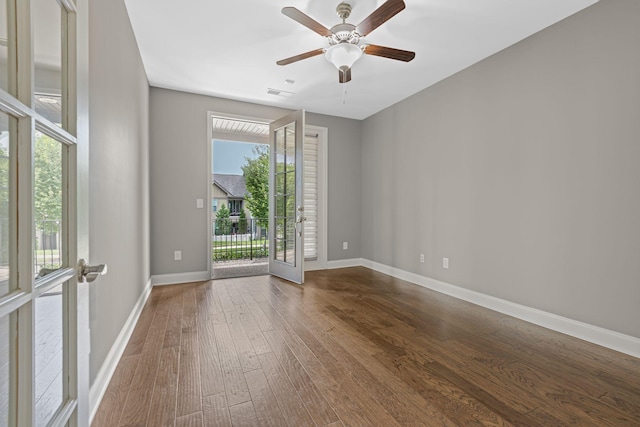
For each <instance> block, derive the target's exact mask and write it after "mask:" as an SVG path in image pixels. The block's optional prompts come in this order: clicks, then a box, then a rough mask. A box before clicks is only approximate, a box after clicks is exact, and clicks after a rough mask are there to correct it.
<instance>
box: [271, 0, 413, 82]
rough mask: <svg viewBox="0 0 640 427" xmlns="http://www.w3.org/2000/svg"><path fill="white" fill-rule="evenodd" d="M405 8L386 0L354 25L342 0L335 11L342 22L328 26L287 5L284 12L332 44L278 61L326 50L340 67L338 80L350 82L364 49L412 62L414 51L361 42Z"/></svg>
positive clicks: (394, 0)
mask: <svg viewBox="0 0 640 427" xmlns="http://www.w3.org/2000/svg"><path fill="white" fill-rule="evenodd" d="M404 8H405V4H404V1H403V0H387V1H386V2H385V3H383V4H382V5H381V6H380V7H379V8H377V9H376V10H375V11H373V13H371V14H370V15H369V16H367V17H366V18H365V19H364V21H362V22H361V23H360V24H358V25H353V24H349V23H348V22H347V18H348V17H349V15H350V14H351V5H350V4H348V3H344V2H343V3H340V4H339V5H338V7H337V8H336V12H337V14H338V16H339V17H340V19H342V23H340V24H336V25H334V26H333V27H331V29H329V28H326V27H325V26H324V25H322V24H320V23H319V22H317V21H316V20H314V19H313V18H311V17H310V16H308V15H306V14H304V13H303V12H301V11H300V10H298V9H296V8H295V7H285V8H283V9H282V13H283V14H285V15H286V16H288V17H289V18H291V19H293V20H294V21H296V22H298V23H300V24H302V25H304V26H305V27H307V28H309V29H310V30H312V31H315V32H316V33H318V34H320V35H321V36H323V37H326V38H327V40H328V41H329V45H330V47H328V48H320V49H315V50H311V51H309V52H305V53H301V54H299V55H295V56H292V57H290V58H286V59H282V60H280V61H278V62H276V64H278V65H287V64H291V63H293V62H296V61H300V60H302V59H307V58H311V57H313V56H317V55H320V54H323V53H324V55H325V58H327V60H328V61H329V62H331V63H332V64H333V65H335V66H336V68H337V69H338V81H339V82H340V83H347V82H348V81H350V80H351V67H352V66H353V64H354V63H355V62H356V61H357V60H358V59H360V57H362V54H363V53H366V54H368V55H375V56H382V57H383V58H390V59H396V60H398V61H404V62H409V61H411V60H412V59H413V58H414V57H415V56H416V54H415V52H410V51H407V50H400V49H394V48H391V47H384V46H378V45H374V44H368V45H367V44H365V45H362V46H360V45H359V44H360V41H361V40H362V38H364V37H366V36H367V35H368V34H369V33H370V32H372V31H373V30H375V29H376V28H378V27H379V26H380V25H382V24H384V23H385V22H387V21H388V20H389V19H391V18H392V17H394V16H395V15H396V14H397V13H399V12H400V11H402V10H403V9H404Z"/></svg>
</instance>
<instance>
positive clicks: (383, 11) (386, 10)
mask: <svg viewBox="0 0 640 427" xmlns="http://www.w3.org/2000/svg"><path fill="white" fill-rule="evenodd" d="M404 8H405V4H404V1H402V0H387V1H386V2H384V3H383V4H382V6H380V7H379V8H377V9H376V10H374V11H373V13H372V14H371V15H369V16H367V17H366V18H364V21H362V22H361V23H359V24H358V26H357V27H356V28H357V30H358V34H360V35H361V36H362V37H364V36H366V35H367V34H369V33H370V32H371V31H373V30H375V29H376V28H378V27H379V26H380V25H382V24H384V23H385V22H387V21H388V20H389V19H391V18H393V17H394V16H395V15H396V14H397V13H398V12H400V11H402V10H403V9H404Z"/></svg>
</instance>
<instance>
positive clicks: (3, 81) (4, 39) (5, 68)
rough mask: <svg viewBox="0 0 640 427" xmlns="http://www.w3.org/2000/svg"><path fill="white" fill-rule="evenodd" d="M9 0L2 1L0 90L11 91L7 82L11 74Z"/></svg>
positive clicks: (0, 6) (0, 1)
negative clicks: (9, 60)
mask: <svg viewBox="0 0 640 427" xmlns="http://www.w3.org/2000/svg"><path fill="white" fill-rule="evenodd" d="M7 12H8V10H7V0H0V88H2V89H4V90H6V91H7V92H8V91H9V90H8V88H9V82H8V80H7V77H8V74H9V65H8V63H7V61H8V59H9V48H8V42H9V31H8V28H7V24H8V22H9V21H8V17H7Z"/></svg>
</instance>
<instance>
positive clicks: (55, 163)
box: [34, 132, 64, 277]
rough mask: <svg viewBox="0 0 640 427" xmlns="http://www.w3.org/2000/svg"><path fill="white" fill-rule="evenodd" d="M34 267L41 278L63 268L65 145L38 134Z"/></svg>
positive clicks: (35, 155)
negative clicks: (63, 159) (63, 166)
mask: <svg viewBox="0 0 640 427" xmlns="http://www.w3.org/2000/svg"><path fill="white" fill-rule="evenodd" d="M34 157H35V159H34V166H35V169H34V189H35V194H34V218H35V219H34V221H35V224H34V230H35V236H34V240H35V241H34V264H35V275H36V276H37V277H43V276H46V275H47V274H48V273H50V272H51V271H54V270H56V269H58V268H60V267H62V243H63V239H62V236H63V231H64V230H62V144H61V143H59V142H58V141H56V140H54V139H53V138H50V137H49V136H48V135H45V134H43V133H40V132H36V142H35V154H34Z"/></svg>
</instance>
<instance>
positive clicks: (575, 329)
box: [330, 259, 640, 357]
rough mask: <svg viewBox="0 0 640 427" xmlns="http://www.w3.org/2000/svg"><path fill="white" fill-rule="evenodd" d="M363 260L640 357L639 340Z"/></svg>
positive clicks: (390, 272)
mask: <svg viewBox="0 0 640 427" xmlns="http://www.w3.org/2000/svg"><path fill="white" fill-rule="evenodd" d="M355 261H357V260H356V259H353V260H342V261H331V262H330V264H332V263H335V266H333V264H332V265H331V267H330V268H341V267H342V266H341V265H340V264H341V263H344V264H345V265H344V266H345V267H353V266H355V265H356V264H354V262H355ZM360 261H361V263H360V264H359V265H361V266H363V267H367V268H370V269H372V270H375V271H378V272H380V273H384V274H387V275H389V276H392V277H395V278H397V279H400V280H404V281H407V282H410V283H413V284H416V285H418V286H422V287H424V288H427V289H431V290H434V291H436V292H440V293H443V294H446V295H449V296H452V297H454V298H458V299H461V300H463V301H467V302H470V303H472V304H476V305H479V306H482V307H485V308H488V309H490V310H494V311H497V312H499V313H503V314H506V315H509V316H513V317H515V318H518V319H520V320H524V321H526V322H529V323H533V324H535V325H538V326H542V327H544V328H547V329H551V330H553V331H556V332H560V333H563V334H566V335H570V336H572V337H575V338H579V339H582V340H585V341H588V342H590V343H593V344H597V345H600V346H603V347H607V348H610V349H612V350H616V351H619V352H622V353H625V354H628V355H631V356H634V357H640V338H636V337H633V336H630V335H625V334H621V333H619V332H616V331H611V330H609V329H604V328H601V327H598V326H594V325H590V324H588V323H584V322H580V321H577V320H573V319H569V318H566V317H562V316H558V315H556V314H553V313H548V312H546V311H542V310H538V309H536V308H531V307H527V306H524V305H521V304H516V303H513V302H511V301H507V300H504V299H501V298H496V297H493V296H490V295H486V294H482V293H480V292H476V291H472V290H469V289H465V288H462V287H460V286H456V285H452V284H449V283H445V282H441V281H439V280H435V279H431V278H429V277H425V276H421V275H419V274H415V273H411V272H408V271H405V270H401V269H399V268H395V267H390V266H388V265H384V264H380V263H377V262H374V261H371V260H368V259H360Z"/></svg>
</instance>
